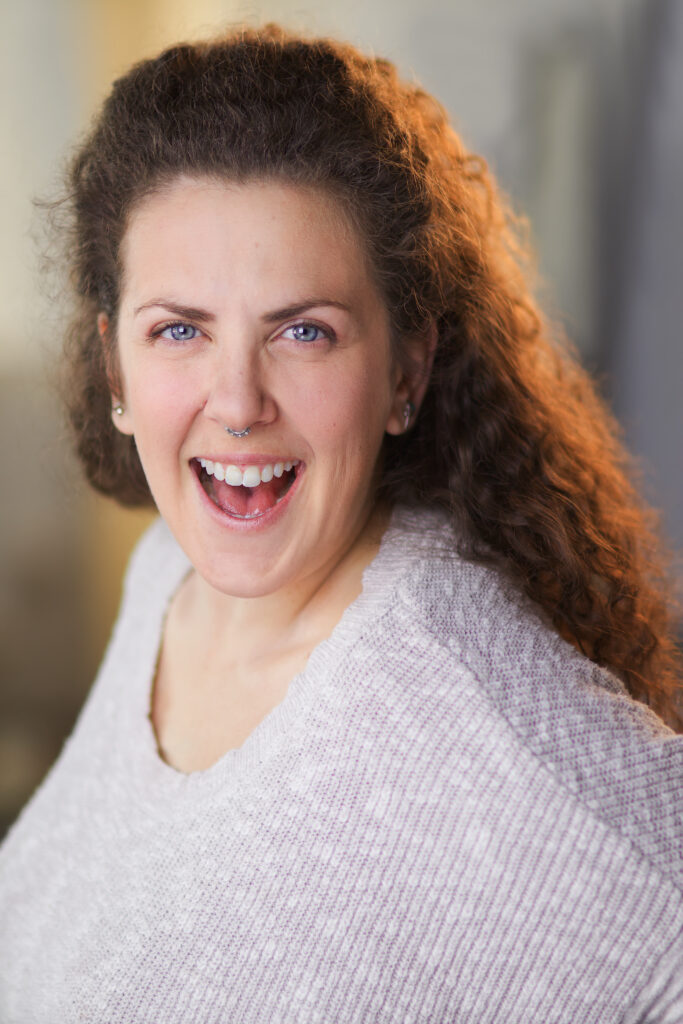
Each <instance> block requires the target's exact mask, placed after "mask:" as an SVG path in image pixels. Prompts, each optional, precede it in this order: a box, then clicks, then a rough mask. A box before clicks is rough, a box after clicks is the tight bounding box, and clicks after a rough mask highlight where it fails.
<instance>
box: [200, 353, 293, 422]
mask: <svg viewBox="0 0 683 1024" xmlns="http://www.w3.org/2000/svg"><path fill="white" fill-rule="evenodd" d="M266 376H267V375H266V373H265V370H264V366H263V363H262V359H261V356H260V353H259V352H258V351H253V350H250V349H248V348H247V347H246V346H240V345H230V346H227V345H226V346H220V347H217V349H216V352H215V359H214V360H213V364H212V366H211V380H210V382H209V394H208V397H207V400H206V404H205V406H204V414H205V415H206V416H207V417H208V418H209V419H211V420H213V421H214V422H216V423H218V424H219V425H220V426H221V427H222V428H225V427H229V428H230V430H231V432H234V433H241V431H243V430H247V429H248V428H252V429H253V428H254V427H255V426H262V425H265V424H267V423H271V422H272V421H273V420H274V419H275V418H276V416H277V406H276V404H275V400H274V398H273V396H272V395H271V393H270V388H269V387H268V382H267V381H266Z"/></svg>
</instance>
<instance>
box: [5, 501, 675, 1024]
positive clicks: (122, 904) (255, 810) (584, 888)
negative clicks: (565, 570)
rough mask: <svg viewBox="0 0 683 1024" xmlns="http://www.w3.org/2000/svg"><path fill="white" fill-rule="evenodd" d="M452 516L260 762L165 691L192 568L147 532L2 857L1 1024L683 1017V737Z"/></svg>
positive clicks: (389, 573) (341, 628)
mask: <svg viewBox="0 0 683 1024" xmlns="http://www.w3.org/2000/svg"><path fill="white" fill-rule="evenodd" d="M451 549H452V544H449V538H448V535H447V530H446V528H445V527H444V525H443V524H442V523H441V521H440V520H439V518H438V517H437V516H434V515H432V514H429V515H428V514H426V513H417V512H407V511H405V510H400V511H398V512H395V513H394V516H393V519H392V524H391V526H390V528H389V530H388V531H387V533H386V535H385V538H384V541H383V544H382V548H381V550H380V553H379V555H378V556H377V558H376V559H375V560H374V562H373V563H372V564H371V565H370V566H369V568H368V569H367V570H366V572H365V576H364V586H363V593H362V595H361V596H360V597H359V598H358V600H356V601H355V602H354V603H353V604H352V605H351V606H350V607H349V608H348V609H347V610H346V612H345V614H344V616H343V618H342V620H341V621H340V623H339V624H338V626H337V627H336V629H335V630H334V632H333V633H332V635H331V636H330V637H329V638H328V639H327V640H325V641H324V642H323V643H322V644H320V646H319V647H318V648H317V649H316V650H315V651H314V652H313V654H312V655H311V658H310V660H309V662H308V665H307V667H306V669H305V671H304V672H303V673H302V674H301V675H300V676H298V677H297V678H295V679H294V680H293V682H292V683H291V685H290V688H289V691H288V693H287V696H286V698H285V699H284V701H283V702H282V703H281V704H280V705H279V706H278V707H277V708H275V709H274V710H273V711H272V712H271V713H270V714H269V715H268V716H267V717H266V718H265V719H264V720H263V721H262V722H261V723H260V725H259V726H258V727H257V728H256V729H255V731H254V732H253V733H252V735H251V736H250V737H249V738H248V739H247V740H246V742H245V743H244V744H243V745H242V746H241V747H240V748H239V749H235V750H231V751H229V752H228V753H227V754H226V755H225V756H224V757H223V758H222V759H221V760H220V761H218V762H217V763H216V764H215V765H214V766H213V767H212V768H210V769H209V770H207V771H202V772H195V773H192V774H189V775H183V774H182V773H180V772H178V771H176V770H174V769H173V768H171V767H170V766H169V765H168V764H166V763H164V762H163V761H162V760H161V758H160V757H159V755H158V752H157V748H156V744H155V739H154V734H153V730H152V726H151V724H150V720H149V715H148V711H149V706H150V692H151V686H152V679H153V674H154V666H155V661H156V658H157V653H158V648H159V642H160V636H161V630H162V627H163V621H164V614H165V610H166V608H167V605H168V602H169V600H170V597H171V596H172V594H173V593H174V591H175V590H176V588H177V587H178V585H179V583H180V581H181V580H182V578H183V577H184V575H185V574H186V573H187V572H188V569H189V566H188V563H187V561H186V559H185V557H184V555H183V554H182V553H181V552H180V550H179V549H178V547H177V545H176V543H175V542H174V541H173V539H172V538H171V536H170V535H169V533H168V531H167V529H166V527H165V526H164V525H163V524H162V523H158V524H155V525H154V526H153V527H152V528H151V530H150V531H149V532H148V533H147V535H146V536H145V538H144V539H143V540H142V542H141V544H140V545H139V547H138V549H137V552H136V554H135V556H134V558H133V560H132V563H131V567H130V569H129V572H128V577H127V583H126V587H125V592H124V600H123V605H122V610H121V614H120V617H119V621H118V623H117V625H116V628H115V631H114V634H113V638H112V641H111V644H110V646H109V649H108V652H107V654H106V657H105V660H104V663H103V666H102V669H101V672H100V674H99V677H98V680H97V682H96V685H95V686H94V688H93V691H92V693H91V695H90V698H89V700H88V702H87V704H86V706H85V709H84V711H83V713H82V715H81V717H80V720H79V723H78V725H77V727H76V729H75V732H74V734H73V735H72V737H71V739H70V740H69V741H68V743H67V744H66V746H65V749H64V751H63V753H62V755H61V757H60V759H59V760H58V762H57V764H56V765H55V767H54V768H53V770H52V772H51V773H50V775H49V776H48V778H47V780H46V781H45V782H44V784H43V785H42V787H41V788H40V790H39V791H38V793H37V795H36V796H35V797H34V799H33V800H32V802H31V803H30V804H29V805H28V807H27V808H26V810H25V811H24V813H23V815H22V816H21V818H20V819H19V821H18V823H17V824H16V825H15V827H14V829H13V830H12V831H11V833H10V835H9V837H8V839H7V840H6V842H5V844H4V846H3V848H2V851H1V853H0V1021H1V1022H2V1024H75V1022H83V1024H86V1022H87V1024H143V1022H144V1024H219V1022H220V1024H225V1022H234V1024H256V1022H258V1024H296V1022H301V1024H314V1022H318V1024H368V1022H377V1024H385V1022H386V1024H388V1022H403V1024H408V1022H415V1024H417V1022H421V1024H424V1022H429V1024H448V1022H462V1024H493V1022H496V1024H553V1022H556V1024H613V1022H615V1024H616V1022H619V1024H655V1022H656V1024H673V1022H678V1024H680V1022H681V1021H683V941H682V938H681V936H682V932H683V899H682V889H683V814H682V806H683V789H682V787H681V782H682V781H683V738H681V737H676V736H674V734H673V733H671V732H670V731H669V730H668V729H667V728H666V727H665V726H664V725H662V724H661V722H660V721H659V720H658V719H657V718H656V717H655V716H654V715H653V714H652V713H651V712H650V711H649V710H648V709H646V708H645V707H643V706H642V705H640V704H637V703H635V702H634V701H632V700H631V699H630V698H629V697H628V696H627V695H626V694H625V692H624V690H623V688H622V687H621V684H620V683H619V682H618V681H617V680H615V678H614V677H613V676H611V675H610V674H609V673H607V672H604V671H602V670H600V669H598V668H596V667H595V666H594V665H592V664H591V663H590V662H588V661H587V660H585V659H584V658H583V657H581V656H580V655H579V654H578V653H576V652H575V651H574V649H573V648H571V647H570V646H569V645H568V644H566V643H565V642H564V641H563V640H561V639H560V638H559V637H558V636H557V635H556V634H555V633H554V632H553V631H552V630H551V629H550V628H549V627H548V626H547V624H545V622H544V621H543V619H542V617H541V616H540V615H539V613H538V612H537V610H535V608H533V607H531V606H530V605H529V603H528V602H527V601H525V600H524V599H523V598H522V597H520V595H519V594H517V593H516V592H515V590H514V588H513V587H512V586H511V585H510V584H508V583H507V582H505V581H504V580H503V579H502V578H501V576H500V575H499V574H498V573H496V572H495V571H494V570H492V569H489V568H483V567H481V566H477V565H473V564H471V563H469V562H468V561H466V560H464V559H462V558H460V557H458V556H456V555H455V554H449V550H451Z"/></svg>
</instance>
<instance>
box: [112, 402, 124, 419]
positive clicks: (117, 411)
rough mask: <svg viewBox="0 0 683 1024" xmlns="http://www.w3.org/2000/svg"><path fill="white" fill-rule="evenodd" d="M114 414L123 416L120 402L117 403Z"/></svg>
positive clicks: (113, 410)
mask: <svg viewBox="0 0 683 1024" xmlns="http://www.w3.org/2000/svg"><path fill="white" fill-rule="evenodd" d="M112 412H115V413H116V415H117V416H123V406H122V405H121V403H120V402H117V403H116V405H115V406H114V407H113V409H112Z"/></svg>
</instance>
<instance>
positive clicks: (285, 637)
mask: <svg viewBox="0 0 683 1024" xmlns="http://www.w3.org/2000/svg"><path fill="white" fill-rule="evenodd" d="M387 520H388V513H387V512H386V511H385V510H382V511H379V510H376V511H375V512H374V513H373V515H372V516H371V519H370V521H369V523H368V524H367V526H366V527H365V529H364V530H363V532H362V534H361V536H360V537H359V538H358V540H357V541H356V542H355V543H354V545H353V546H352V548H351V550H350V551H348V552H347V553H346V554H345V555H344V556H343V558H342V559H341V560H340V562H339V563H338V564H337V565H336V566H335V568H334V569H333V571H332V572H331V574H330V575H329V576H327V578H326V579H325V580H324V581H323V582H322V583H321V584H320V585H318V586H317V587H316V589H315V590H314V591H313V592H312V593H311V594H310V595H308V596H307V598H306V600H305V603H304V604H303V605H302V606H301V607H299V608H294V607H290V608H289V609H288V613H286V614H282V611H284V610H281V614H280V621H279V623H278V628H277V629H273V623H272V620H269V619H268V618H267V617H266V618H265V619H264V615H263V610H264V609H263V607H262V602H261V601H259V600H258V599H256V600H250V599H248V598H247V599H240V598H226V597H225V596H224V595H220V600H219V601H215V600H213V601H212V595H210V594H207V593H206V584H205V583H204V581H203V580H202V579H201V577H199V576H198V575H197V574H196V573H191V574H190V575H189V576H188V577H187V579H186V580H185V582H184V583H183V585H182V586H181V587H180V588H179V590H178V592H177V593H176V595H175V598H174V599H173V601H172V602H171V606H170V608H169V612H168V616H167V620H166V625H165V629H164V636H163V642H162V647H161V653H160V658H159V666H158V670H157V676H156V680H155V684H154V690H153V695H152V707H151V720H152V724H153V726H154V731H155V734H156V737H157V744H158V747H159V753H160V754H161V756H162V757H163V758H164V760H165V761H166V762H167V763H168V764H170V765H171V766H172V767H174V768H176V769H177V770H179V771H182V772H193V771H203V770H206V769H207V768H210V767H211V766H212V765H213V764H215V763H216V761H218V760H220V758H221V757H223V756H224V755H225V754H226V753H227V751H228V750H232V749H234V748H237V747H240V746H241V745H242V744H243V743H244V741H245V740H246V739H247V737H248V736H249V735H250V734H251V733H252V732H253V730H254V729H255V728H256V726H257V725H258V724H259V723H260V722H261V721H262V720H263V719H264V718H265V717H266V716H267V715H268V714H269V713H270V712H271V711H272V710H273V709H274V708H275V707H276V706H277V705H278V704H280V703H281V701H283V700H284V698H285V696H286V694H287V691H288V689H289V684H290V683H291V681H292V679H294V678H295V676H297V675H298V674H299V673H301V672H302V671H303V669H304V668H305V666H306V662H307V661H308V658H309V657H310V655H311V652H312V651H313V649H314V648H315V647H317V646H318V644H320V643H321V642H322V641H323V640H324V639H325V638H326V637H328V636H329V635H330V633H331V632H332V630H333V629H334V627H335V626H336V624H337V622H338V621H339V619H340V618H341V616H342V614H343V612H344V610H345V609H346V608H347V607H348V605H350V604H351V603H352V602H353V601H354V600H355V599H356V598H357V597H358V596H359V594H360V593H361V589H362V574H363V570H364V569H365V567H366V566H367V565H368V564H369V563H370V562H371V561H372V559H373V558H374V557H375V555H376V554H377V551H378V549H379V545H380V541H381V536H382V533H383V532H384V529H385V528H386V524H387ZM312 586H315V584H314V583H313V581H312ZM207 602H208V603H207ZM211 604H213V609H212V612H211V613H210V614H208V615H207V609H208V607H209V606H210V605H211ZM257 606H258V607H257ZM271 610H272V611H275V609H274V608H273V609H271Z"/></svg>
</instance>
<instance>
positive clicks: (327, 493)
mask: <svg viewBox="0 0 683 1024" xmlns="http://www.w3.org/2000/svg"><path fill="white" fill-rule="evenodd" d="M122 263H123V282H122V295H121V305H120V310H119V317H118V333H117V347H118V361H119V377H120V392H121V393H120V395H117V398H120V400H121V401H122V403H123V405H124V412H123V414H122V415H119V416H115V417H114V420H115V423H116V425H117V427H118V428H119V429H120V430H122V431H123V432H124V433H127V434H133V435H134V437H135V443H136V446H137V450H138V452H139V455H140V459H141V462H142V465H143V468H144V471H145V474H146V476H147V480H148V483H149V486H150V489H151V491H152V494H153V496H154V499H155V501H156V503H157V506H158V508H159V511H160V512H161V514H162V515H163V517H164V518H165V520H166V522H167V523H168V525H169V526H170V528H171V530H172V531H173V533H174V534H175V536H176V538H177V540H178V541H179V543H180V544H181V546H182V547H183V549H184V550H185V552H186V554H187V555H188V557H189V558H190V560H191V562H192V563H193V565H194V567H195V568H196V569H197V571H198V572H199V573H200V574H201V576H203V577H204V579H205V580H206V581H207V582H208V583H210V584H211V585H212V586H213V587H214V588H216V589H217V590H219V591H221V592H223V593H226V594H232V595H235V596H245V597H246V596H261V595H264V594H272V593H274V592H276V591H278V590H279V589H280V588H282V587H285V586H288V585H290V584H292V583H298V582H302V581H303V580H305V578H306V577H311V578H315V577H316V576H318V577H320V576H321V575H322V578H324V577H325V575H326V574H327V573H329V572H331V571H332V569H333V568H334V566H335V565H336V564H337V563H338V562H339V560H340V559H341V558H342V557H343V556H344V554H345V553H346V552H347V551H348V550H349V549H350V548H351V547H352V546H353V544H354V542H355V541H356V540H357V538H358V537H359V536H360V534H361V531H362V529H363V527H364V525H365V524H366V522H367V519H368V516H369V513H370V511H371V508H372V505H373V480H374V476H375V469H376V465H377V459H378V454H379V450H380V447H381V444H382V438H383V435H384V432H385V431H387V430H388V431H390V432H392V433H399V432H401V430H402V411H403V407H404V404H405V401H406V398H407V397H408V393H407V389H406V384H405V382H404V380H403V378H402V375H401V372H400V370H399V369H398V367H397V365H396V364H395V361H394V360H393V359H392V353H391V346H390V330H389V318H388V314H387V310H386V308H385V306H384V303H383V301H382V299H381V297H380V295H379V292H378V290H377V288H376V286H375V284H374V283H373V280H372V278H371V274H370V271H369V267H368V262H367V257H366V254H365V252H364V249H363V246H362V244H361V242H360V240H359V238H358V237H357V234H356V233H355V231H354V230H353V229H352V227H351V226H350V224H349V222H348V220H347V219H346V218H345V216H344V214H343V211H342V209H341V207H340V205H339V204H338V202H337V201H336V200H334V199H333V198H331V197H329V196H327V195H325V194H323V193H320V192H318V191H314V190H309V189H302V188H297V187H294V186H288V185H283V184H275V183H272V182H271V183H269V182H252V183H248V184H234V185H233V184H223V183H218V182H215V181H213V180H209V179H206V180H205V179H189V178H183V179H179V180H178V181H176V182H175V183H174V184H173V185H172V186H170V187H169V188H167V189H165V190H163V191H160V192H158V193H156V194H153V195H152V196H150V197H148V198H146V199H145V200H144V201H143V202H142V203H141V204H140V205H139V206H138V207H136V209H135V212H134V213H133V215H132V217H131V219H130V222H129V226H128V230H127V232H126V236H125V238H124V242H123V247H122ZM100 327H101V329H102V330H105V329H106V319H105V318H104V317H103V318H101V323H100ZM225 427H231V428H232V429H233V430H235V431H242V430H244V429H246V428H249V434H248V436H246V437H243V438H237V437H234V436H231V435H230V434H229V433H227V432H226V430H225ZM290 464H291V467H292V468H291V469H288V468H287V467H288V466H290ZM279 474H281V475H279ZM226 476H227V482H226V480H225V479H223V477H226ZM240 479H242V481H243V482H242V484H240V483H239V481H240Z"/></svg>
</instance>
